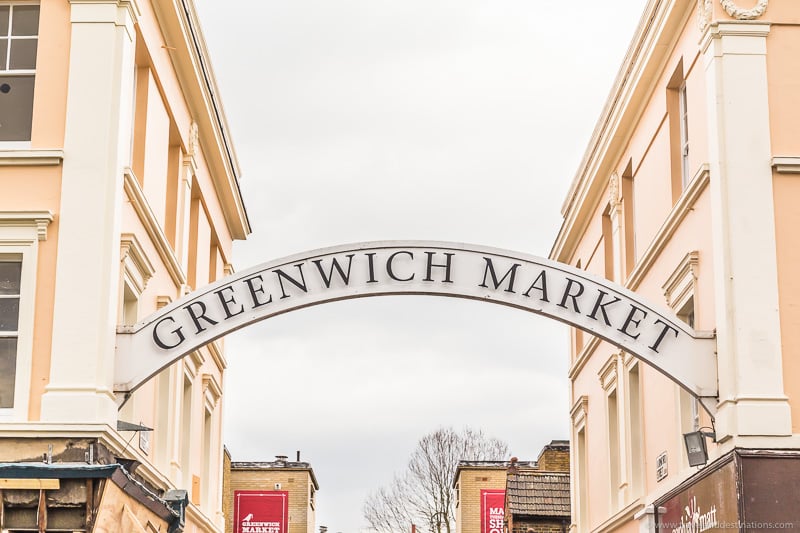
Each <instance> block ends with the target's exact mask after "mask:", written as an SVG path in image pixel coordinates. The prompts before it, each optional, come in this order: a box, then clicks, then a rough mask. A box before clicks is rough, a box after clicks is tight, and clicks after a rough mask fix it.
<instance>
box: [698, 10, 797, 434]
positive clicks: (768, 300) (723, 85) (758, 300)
mask: <svg viewBox="0 0 800 533" xmlns="http://www.w3.org/2000/svg"><path fill="white" fill-rule="evenodd" d="M769 31H770V25H769V24H768V23H764V22H759V21H742V20H740V21H731V22H718V23H714V24H711V25H710V26H709V27H708V28H707V30H706V33H705V35H704V38H703V52H704V59H705V72H706V85H707V88H708V93H707V99H708V112H709V162H710V168H711V198H712V231H713V235H714V264H715V273H714V275H715V294H716V296H715V299H716V301H715V306H716V316H717V349H718V362H719V364H718V368H719V371H718V377H719V393H720V397H719V401H720V404H719V411H718V415H717V437H718V439H721V440H726V439H728V438H730V437H737V436H744V437H746V436H785V435H790V434H791V419H790V410H789V403H788V400H787V398H786V396H785V395H784V390H783V371H782V363H781V335H780V326H779V310H778V280H777V260H776V254H775V218H774V206H773V191H772V169H771V156H772V154H771V146H770V124H769V102H768V91H767V63H766V49H767V47H766V40H767V36H768V35H769Z"/></svg>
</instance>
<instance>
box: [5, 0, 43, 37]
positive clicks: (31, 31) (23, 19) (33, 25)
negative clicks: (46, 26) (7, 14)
mask: <svg viewBox="0 0 800 533" xmlns="http://www.w3.org/2000/svg"><path fill="white" fill-rule="evenodd" d="M38 34H39V6H14V11H13V13H12V15H11V35H19V36H22V35H38Z"/></svg>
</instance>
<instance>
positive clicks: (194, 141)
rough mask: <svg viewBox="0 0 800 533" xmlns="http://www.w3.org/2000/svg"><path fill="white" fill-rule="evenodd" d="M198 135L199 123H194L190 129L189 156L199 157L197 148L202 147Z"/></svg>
mask: <svg viewBox="0 0 800 533" xmlns="http://www.w3.org/2000/svg"><path fill="white" fill-rule="evenodd" d="M198 134H199V132H198V130H197V122H192V125H191V126H190V127H189V155H197V147H198V146H199V145H200V140H199V138H198Z"/></svg>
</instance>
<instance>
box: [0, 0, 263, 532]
mask: <svg viewBox="0 0 800 533" xmlns="http://www.w3.org/2000/svg"><path fill="white" fill-rule="evenodd" d="M0 58H2V60H0V182H2V190H3V193H2V195H0V370H1V371H0V493H2V496H1V497H0V504H2V507H0V522H2V523H0V529H2V530H3V531H5V530H10V531H18V530H34V531H36V530H41V531H45V530H48V531H49V530H51V529H54V528H68V529H69V530H70V531H109V532H111V531H114V532H117V531H155V530H157V531H166V530H167V529H169V530H170V531H175V530H179V529H181V528H183V530H185V531H198V532H199V531H222V530H223V526H224V517H223V513H222V457H223V446H222V442H221V428H222V418H221V399H222V386H223V375H224V371H225V367H226V357H225V352H224V348H223V343H222V342H214V343H211V344H209V345H208V346H206V347H204V348H202V349H201V350H199V351H197V352H195V353H193V354H192V355H191V356H189V357H186V358H185V359H184V360H183V361H181V362H179V363H177V364H174V365H172V366H170V367H169V368H167V369H166V370H164V371H162V372H161V373H160V374H159V375H158V376H156V377H155V378H154V379H151V380H150V381H149V382H148V383H147V384H145V385H144V386H142V387H141V388H140V389H138V390H137V391H136V392H135V393H133V394H132V395H130V397H128V396H127V395H125V394H120V393H116V392H115V391H116V389H115V383H114V382H113V381H114V379H113V376H114V361H115V336H116V334H117V331H118V330H119V328H124V327H126V326H130V325H132V324H134V323H136V322H137V321H138V320H140V319H142V318H143V317H145V316H147V315H148V314H150V313H152V312H154V311H155V310H156V309H158V308H159V307H160V306H163V305H166V304H167V303H169V302H170V301H172V300H176V299H178V298H180V297H181V296H182V295H184V294H185V293H187V292H188V291H190V290H192V289H193V288H197V287H200V286H203V285H206V284H208V283H209V282H212V281H214V280H216V279H217V278H220V277H222V276H223V275H225V274H226V273H228V272H230V270H231V247H232V241H234V240H236V239H243V238H245V237H246V236H247V235H248V233H249V232H250V228H249V223H248V219H247V215H246V212H245V208H244V205H243V202H242V198H241V195H240V191H239V186H238V179H239V169H238V166H237V161H236V155H235V152H234V149H233V146H232V144H231V140H230V136H229V133H228V128H227V125H226V122H225V114H224V111H223V109H222V105H221V103H220V101H219V97H218V90H217V88H216V86H215V81H214V75H213V72H212V70H211V67H210V64H209V58H208V54H207V51H206V48H205V44H204V41H203V36H202V34H201V32H200V28H199V26H198V22H197V16H196V13H195V9H194V6H193V3H192V2H191V0H163V1H162V0H71V1H69V0H41V2H32V1H28V0H24V1H8V0H0ZM123 401H124V402H125V403H124V405H123V406H122V407H121V409H120V405H121V404H122V403H123ZM123 423H128V424H133V425H134V426H144V427H146V428H151V429H152V431H149V430H146V429H144V430H141V429H142V428H141V427H140V428H136V427H134V426H131V425H125V424H123ZM136 429H140V431H136ZM181 491H185V493H184V492H181ZM182 521H185V525H181V522H182ZM28 528H33V529H28ZM59 530H66V529H59Z"/></svg>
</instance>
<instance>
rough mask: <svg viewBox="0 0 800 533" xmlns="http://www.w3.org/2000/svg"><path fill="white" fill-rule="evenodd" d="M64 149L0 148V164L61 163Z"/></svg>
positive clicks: (6, 165)
mask: <svg viewBox="0 0 800 533" xmlns="http://www.w3.org/2000/svg"><path fill="white" fill-rule="evenodd" d="M63 160H64V151H63V150H31V149H28V150H3V149H2V148H0V166H5V167H8V166H15V167H17V166H34V165H60V164H61V161H63Z"/></svg>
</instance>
